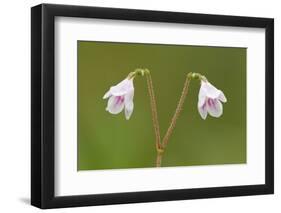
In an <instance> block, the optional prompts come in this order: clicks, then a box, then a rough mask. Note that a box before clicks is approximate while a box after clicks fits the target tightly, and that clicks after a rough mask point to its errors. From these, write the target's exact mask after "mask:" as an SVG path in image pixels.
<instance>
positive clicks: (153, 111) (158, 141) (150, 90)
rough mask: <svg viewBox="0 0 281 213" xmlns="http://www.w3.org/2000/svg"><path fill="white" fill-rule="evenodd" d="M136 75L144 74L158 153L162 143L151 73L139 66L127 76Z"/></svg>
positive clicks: (132, 76)
mask: <svg viewBox="0 0 281 213" xmlns="http://www.w3.org/2000/svg"><path fill="white" fill-rule="evenodd" d="M137 75H141V76H144V75H145V76H146V82H147V88H148V94H149V98H150V108H151V114H152V124H153V127H154V132H155V146H156V151H157V153H158V154H159V153H160V152H161V151H162V145H161V136H160V127H159V121H158V114H157V105H156V98H155V93H154V88H153V82H152V78H151V74H150V71H149V70H148V69H140V68H139V69H136V70H135V71H134V72H131V73H130V74H129V76H128V78H134V77H135V76H137ZM160 165H161V163H160ZM156 166H157V163H156Z"/></svg>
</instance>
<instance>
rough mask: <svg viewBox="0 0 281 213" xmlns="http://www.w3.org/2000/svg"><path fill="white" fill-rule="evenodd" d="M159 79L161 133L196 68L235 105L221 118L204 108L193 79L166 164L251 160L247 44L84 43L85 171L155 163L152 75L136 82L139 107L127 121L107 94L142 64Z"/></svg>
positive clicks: (81, 126) (81, 119)
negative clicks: (110, 103)
mask: <svg viewBox="0 0 281 213" xmlns="http://www.w3.org/2000/svg"><path fill="white" fill-rule="evenodd" d="M139 67H141V68H148V69H149V70H150V71H151V75H152V78H153V83H154V90H155V94H156V100H157V108H158V116H159V123H160V129H161V136H162V137H163V135H164V134H165V132H166V130H167V128H168V126H169V123H170V119H171V117H172V116H173V113H174V111H175V108H176V105H177V103H178V100H179V97H180V95H181V91H182V87H183V84H184V81H185V77H186V74H187V73H188V72H199V73H201V74H203V75H205V76H206V77H207V78H208V80H209V81H210V82H211V83H212V84H213V85H214V86H216V87H217V88H218V89H221V90H223V92H224V93H225V96H226V97H227V99H228V102H227V103H226V104H224V105H223V107H224V113H223V116H222V117H220V118H213V117H210V116H209V115H208V117H207V119H206V120H203V119H202V118H201V117H200V115H199V113H198V111H197V101H198V92H199V87H200V84H199V81H197V80H193V81H192V82H191V85H190V89H189V94H188V96H187V99H186V102H185V104H184V108H183V111H182V113H181V116H180V117H179V119H178V121H177V125H176V128H175V130H174V132H173V134H172V137H171V139H170V141H169V144H168V147H167V149H166V151H165V153H164V156H163V160H162V166H163V167H164V166H192V165H212V164H237V163H246V49H245V48H229V47H227V48H224V47H207V46H187V45H162V44H134V43H113V42H94V41H78V170H94V169H117V168H141V167H154V166H155V160H156V150H155V136H154V131H153V126H152V120H151V111H150V102H149V96H148V91H147V85H146V79H145V78H144V77H137V78H136V79H135V80H134V86H135V96H134V104H135V108H134V112H133V114H132V116H131V118H130V120H128V121H127V120H126V119H125V116H124V112H123V111H122V112H121V113H120V114H118V115H112V114H109V113H108V112H107V111H105V108H106V105H107V100H103V99H102V97H103V95H104V94H105V92H106V91H107V90H108V89H109V87H110V86H113V85H116V84H117V83H119V82H120V81H122V80H123V79H124V78H125V77H126V76H127V75H128V73H129V72H131V71H134V69H135V68H139Z"/></svg>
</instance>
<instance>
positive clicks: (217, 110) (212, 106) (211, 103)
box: [207, 99, 223, 118]
mask: <svg viewBox="0 0 281 213" xmlns="http://www.w3.org/2000/svg"><path fill="white" fill-rule="evenodd" d="M207 111H208V112H209V114H210V115H211V116H213V117H216V118H218V117H220V116H221V115H222V113H223V108H222V103H221V102H220V101H219V100H218V99H208V101H207Z"/></svg>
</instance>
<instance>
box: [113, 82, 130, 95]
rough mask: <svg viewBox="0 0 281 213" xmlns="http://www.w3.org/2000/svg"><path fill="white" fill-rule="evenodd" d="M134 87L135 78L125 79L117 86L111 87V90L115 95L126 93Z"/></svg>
mask: <svg viewBox="0 0 281 213" xmlns="http://www.w3.org/2000/svg"><path fill="white" fill-rule="evenodd" d="M133 89H134V84H133V79H127V78H126V79H124V80H123V81H121V82H120V83H119V84H117V85H116V86H113V87H110V92H111V94H112V95H114V96H121V95H125V94H126V93H128V92H129V91H131V90H133Z"/></svg>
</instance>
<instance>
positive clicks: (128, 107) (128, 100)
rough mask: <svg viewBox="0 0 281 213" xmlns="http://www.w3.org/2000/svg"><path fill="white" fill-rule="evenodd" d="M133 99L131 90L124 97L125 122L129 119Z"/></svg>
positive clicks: (132, 107)
mask: <svg viewBox="0 0 281 213" xmlns="http://www.w3.org/2000/svg"><path fill="white" fill-rule="evenodd" d="M133 99H134V90H131V91H129V92H128V93H127V94H126V95H125V117H126V119H127V120H129V119H130V117H131V115H132V113H133V109H134V102H133Z"/></svg>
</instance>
